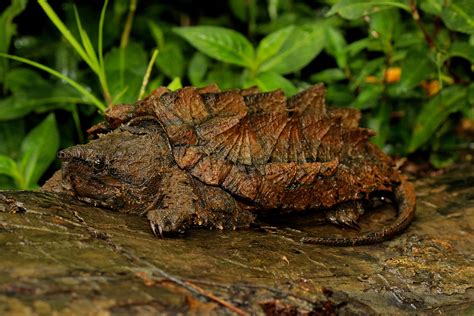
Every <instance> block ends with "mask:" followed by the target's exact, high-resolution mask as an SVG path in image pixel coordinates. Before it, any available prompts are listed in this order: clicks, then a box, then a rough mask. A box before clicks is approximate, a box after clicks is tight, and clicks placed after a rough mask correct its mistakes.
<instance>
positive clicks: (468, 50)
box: [446, 42, 474, 63]
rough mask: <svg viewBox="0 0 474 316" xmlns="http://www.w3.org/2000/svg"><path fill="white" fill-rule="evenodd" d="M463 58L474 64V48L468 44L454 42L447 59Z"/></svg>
mask: <svg viewBox="0 0 474 316" xmlns="http://www.w3.org/2000/svg"><path fill="white" fill-rule="evenodd" d="M451 57H461V58H464V59H467V60H469V61H470V62H471V63H474V46H471V45H469V44H468V43H467V42H454V43H453V44H452V45H451V47H450V48H449V51H448V53H447V55H446V58H451Z"/></svg>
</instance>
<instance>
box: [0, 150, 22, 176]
mask: <svg viewBox="0 0 474 316" xmlns="http://www.w3.org/2000/svg"><path fill="white" fill-rule="evenodd" d="M0 174H3V175H7V176H9V177H12V178H17V177H18V170H17V167H16V162H15V161H14V160H13V159H11V158H10V157H8V156H5V155H0Z"/></svg>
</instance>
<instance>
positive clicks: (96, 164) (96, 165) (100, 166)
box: [92, 158, 105, 172]
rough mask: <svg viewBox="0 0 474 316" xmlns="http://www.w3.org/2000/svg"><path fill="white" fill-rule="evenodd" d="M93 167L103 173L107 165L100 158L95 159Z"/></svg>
mask: <svg viewBox="0 0 474 316" xmlns="http://www.w3.org/2000/svg"><path fill="white" fill-rule="evenodd" d="M92 165H93V167H94V171H97V172H99V171H102V170H104V168H105V163H104V161H103V160H102V159H100V158H95V159H94V161H93V162H92Z"/></svg>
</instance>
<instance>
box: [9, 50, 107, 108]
mask: <svg viewBox="0 0 474 316" xmlns="http://www.w3.org/2000/svg"><path fill="white" fill-rule="evenodd" d="M0 57H4V58H10V59H13V60H16V61H19V62H22V63H25V64H28V65H30V66H33V67H36V68H39V69H41V70H44V71H46V72H48V73H50V74H52V75H53V76H55V77H58V78H60V79H62V80H64V81H66V82H67V83H69V84H70V85H71V86H72V87H73V88H74V89H76V90H77V91H79V93H81V94H82V95H83V96H84V97H86V98H87V99H88V101H90V102H91V103H92V104H94V105H95V106H96V107H97V108H98V109H99V110H100V111H102V112H104V111H105V105H104V104H103V103H102V102H101V101H100V100H99V99H97V98H96V97H95V96H94V95H93V94H92V93H90V92H89V91H88V90H87V88H86V87H83V86H82V85H81V84H80V83H78V82H77V81H74V80H72V79H71V78H69V77H67V76H65V75H63V74H62V73H60V72H58V71H56V70H54V69H52V68H50V67H48V66H45V65H42V64H40V63H37V62H35V61H33V60H30V59H27V58H23V57H18V56H14V55H9V54H4V53H0Z"/></svg>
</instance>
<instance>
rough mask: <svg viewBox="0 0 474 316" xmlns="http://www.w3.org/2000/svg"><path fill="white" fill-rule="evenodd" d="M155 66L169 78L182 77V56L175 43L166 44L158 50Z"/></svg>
mask: <svg viewBox="0 0 474 316" xmlns="http://www.w3.org/2000/svg"><path fill="white" fill-rule="evenodd" d="M156 65H157V66H158V68H159V69H160V70H161V71H162V72H163V73H164V74H165V75H166V76H168V77H169V78H175V77H182V76H183V74H184V56H183V53H182V52H181V49H180V48H179V46H178V45H176V44H175V43H168V44H166V45H165V47H164V48H163V49H162V50H160V54H159V55H158V58H156Z"/></svg>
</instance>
